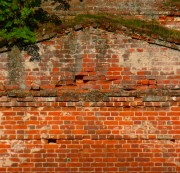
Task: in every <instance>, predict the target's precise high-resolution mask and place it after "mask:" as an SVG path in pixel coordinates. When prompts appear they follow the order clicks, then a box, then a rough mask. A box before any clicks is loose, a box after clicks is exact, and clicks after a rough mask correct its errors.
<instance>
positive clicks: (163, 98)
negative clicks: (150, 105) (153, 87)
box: [143, 95, 167, 102]
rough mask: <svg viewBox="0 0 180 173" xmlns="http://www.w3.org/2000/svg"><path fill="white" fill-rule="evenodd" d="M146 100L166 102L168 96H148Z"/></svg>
mask: <svg viewBox="0 0 180 173" xmlns="http://www.w3.org/2000/svg"><path fill="white" fill-rule="evenodd" d="M143 101H144V102H165V101H167V97H166V96H152V95H149V96H146V97H144V98H143Z"/></svg>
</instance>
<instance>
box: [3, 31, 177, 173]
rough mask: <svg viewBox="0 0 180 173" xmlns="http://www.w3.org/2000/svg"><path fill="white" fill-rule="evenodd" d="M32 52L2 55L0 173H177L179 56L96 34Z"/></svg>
mask: <svg viewBox="0 0 180 173" xmlns="http://www.w3.org/2000/svg"><path fill="white" fill-rule="evenodd" d="M39 47H40V51H39V52H40V54H41V59H42V60H41V62H29V59H30V57H29V56H28V55H27V54H26V52H23V53H21V54H20V55H21V56H19V52H18V50H16V49H14V52H13V53H12V54H11V53H9V52H8V53H1V54H0V59H1V63H0V68H1V71H0V74H1V76H0V82H1V83H0V90H1V91H0V95H1V97H0V172H2V173H5V172H8V173H14V172H17V173H20V172H24V173H32V172H33V173H38V172H42V173H46V172H51V173H55V172H56V173H58V172H59V173H60V172H64V173H65V172H80V173H85V172H94V173H95V172H98V173H99V172H107V173H117V172H123V173H129V172H131V173H134V172H139V173H178V172H180V160H179V159H180V119H179V117H180V116H179V115H180V102H179V101H180V80H179V79H180V68H179V67H180V60H179V51H178V50H173V49H170V48H166V47H162V46H158V45H155V44H149V43H147V42H145V41H140V40H135V39H132V38H131V37H129V36H126V35H124V34H122V33H110V32H106V31H104V30H101V29H93V28H85V29H84V30H80V31H77V32H74V31H71V32H69V33H67V34H65V35H63V36H62V35H58V36H57V37H56V38H54V39H52V40H50V41H47V42H42V43H40V44H39ZM8 54H9V55H10V56H11V58H8Z"/></svg>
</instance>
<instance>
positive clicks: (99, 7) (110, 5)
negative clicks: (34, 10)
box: [42, 0, 180, 30]
mask: <svg viewBox="0 0 180 173" xmlns="http://www.w3.org/2000/svg"><path fill="white" fill-rule="evenodd" d="M169 1H170V0H136V1H134V0H70V1H68V2H69V5H70V9H69V10H67V11H64V10H55V7H56V6H57V5H58V4H57V3H56V4H54V5H51V1H46V2H44V3H43V5H42V7H43V8H44V9H45V10H47V11H48V12H50V13H54V14H56V15H58V16H59V17H60V18H61V19H62V20H65V21H66V20H68V19H71V18H73V17H74V16H76V15H77V14H113V15H117V16H119V15H122V16H126V15H132V16H136V17H137V18H141V19H148V20H152V19H153V20H154V19H155V20H157V21H159V22H160V23H161V24H163V25H165V26H167V27H170V28H174V29H178V30H179V28H180V18H179V16H180V11H179V9H178V8H171V5H170V4H169V3H168V2H169Z"/></svg>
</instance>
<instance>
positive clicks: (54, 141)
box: [48, 138, 57, 144]
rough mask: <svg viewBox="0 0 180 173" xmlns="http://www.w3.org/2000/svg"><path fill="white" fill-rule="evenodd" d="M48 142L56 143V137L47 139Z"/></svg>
mask: <svg viewBox="0 0 180 173" xmlns="http://www.w3.org/2000/svg"><path fill="white" fill-rule="evenodd" d="M49 143H54V144H56V143H57V139H52V138H51V139H48V144H49Z"/></svg>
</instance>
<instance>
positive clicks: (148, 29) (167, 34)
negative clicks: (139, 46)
mask: <svg viewBox="0 0 180 173" xmlns="http://www.w3.org/2000/svg"><path fill="white" fill-rule="evenodd" d="M88 23H89V24H90V23H91V24H93V23H96V24H98V25H99V26H102V27H104V28H105V29H107V30H109V31H115V30H118V29H122V28H123V27H125V28H127V30H130V31H131V32H132V33H138V34H140V35H143V34H146V35H148V36H153V37H157V38H159V39H162V40H164V41H169V42H175V43H180V31H177V30H174V29H169V28H167V27H164V26H162V25H160V24H159V23H158V22H156V21H145V20H140V19H137V18H133V17H124V18H123V17H117V16H112V15H94V14H80V15H77V16H76V17H75V19H74V20H72V21H69V22H68V23H67V24H66V23H65V25H67V26H71V27H73V26H74V25H77V24H83V25H87V24H88ZM122 26H123V27H122Z"/></svg>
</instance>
